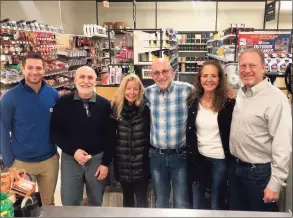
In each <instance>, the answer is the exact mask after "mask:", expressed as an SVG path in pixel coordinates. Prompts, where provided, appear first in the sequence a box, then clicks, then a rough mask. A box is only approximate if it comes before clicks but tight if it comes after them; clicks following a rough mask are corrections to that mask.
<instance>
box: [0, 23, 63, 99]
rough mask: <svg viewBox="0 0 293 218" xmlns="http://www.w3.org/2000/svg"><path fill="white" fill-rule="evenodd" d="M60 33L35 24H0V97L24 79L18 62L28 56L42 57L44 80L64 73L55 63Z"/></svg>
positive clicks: (40, 24)
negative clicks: (57, 35)
mask: <svg viewBox="0 0 293 218" xmlns="http://www.w3.org/2000/svg"><path fill="white" fill-rule="evenodd" d="M62 32H63V31H62V30H61V29H58V28H54V27H52V26H49V25H45V24H42V23H38V22H37V21H27V22H25V21H17V22H16V21H10V20H9V19H5V20H2V21H0V42H1V48H0V49H1V80H0V82H1V90H0V97H1V96H2V95H3V94H4V93H5V92H6V91H7V90H8V89H10V88H12V87H13V86H15V85H16V84H17V83H18V82H19V81H20V80H21V79H23V75H22V73H21V60H22V58H23V57H24V56H25V55H27V54H28V52H39V53H41V55H42V57H43V59H44V61H45V71H46V73H45V75H44V77H48V76H51V77H52V76H53V75H56V74H62V73H65V72H67V70H68V68H69V65H68V64H66V63H65V62H62V61H60V60H57V58H58V53H57V42H56V34H58V33H62Z"/></svg>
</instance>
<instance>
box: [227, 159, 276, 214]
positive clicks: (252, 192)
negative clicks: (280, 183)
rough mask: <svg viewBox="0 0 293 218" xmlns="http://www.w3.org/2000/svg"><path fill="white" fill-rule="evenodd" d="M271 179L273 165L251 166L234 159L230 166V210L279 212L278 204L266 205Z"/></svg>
mask: <svg viewBox="0 0 293 218" xmlns="http://www.w3.org/2000/svg"><path fill="white" fill-rule="evenodd" d="M270 177H271V163H267V164H254V165H253V164H249V163H244V162H242V161H240V160H239V159H237V158H233V159H232V160H231V161H230V166H229V179H228V187H229V209H230V210H242V211H268V212H277V211H278V206H277V204H276V203H268V204H266V203H264V201H263V197H264V190H265V188H266V186H267V184H268V182H269V180H270Z"/></svg>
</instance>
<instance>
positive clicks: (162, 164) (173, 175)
mask: <svg viewBox="0 0 293 218" xmlns="http://www.w3.org/2000/svg"><path fill="white" fill-rule="evenodd" d="M149 161H150V173H151V179H152V186H153V189H154V193H155V199H156V208H169V197H170V179H171V181H172V187H173V204H174V208H190V204H189V189H188V180H187V178H188V177H187V176H188V170H187V152H186V153H181V152H178V153H171V154H160V153H158V152H157V151H155V150H153V149H152V148H150V151H149Z"/></svg>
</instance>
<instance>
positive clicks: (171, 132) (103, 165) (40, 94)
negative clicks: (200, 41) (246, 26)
mask: <svg viewBox="0 0 293 218" xmlns="http://www.w3.org/2000/svg"><path fill="white" fill-rule="evenodd" d="M239 71H240V77H241V80H242V82H243V84H244V86H243V87H242V88H240V89H239V91H238V93H237V97H236V96H235V92H234V91H233V90H232V89H230V88H229V87H228V86H227V82H226V76H225V74H224V71H223V68H222V67H221V65H220V64H219V63H218V62H215V61H206V62H204V64H203V65H202V66H201V68H200V72H199V73H198V74H197V75H196V79H195V84H194V86H192V85H190V84H188V83H184V82H179V81H174V71H173V69H172V67H171V66H170V63H169V62H168V61H167V60H164V59H158V60H156V61H154V62H153V64H152V73H151V75H152V78H153V80H154V82H155V84H154V85H151V86H149V87H147V88H146V89H144V87H143V84H142V82H141V81H140V79H139V77H138V76H137V75H135V74H129V75H127V76H126V77H124V79H123V80H122V82H121V84H120V86H119V88H118V90H117V92H116V95H115V97H114V99H113V100H112V101H111V103H110V102H109V101H108V100H106V99H105V98H103V97H101V96H99V95H98V94H96V93H95V92H94V88H95V85H96V79H97V76H96V73H95V71H94V70H93V69H92V68H90V67H88V66H83V67H80V68H79V69H78V70H77V71H76V76H75V79H74V83H75V85H76V88H77V90H76V91H75V92H74V93H72V94H70V95H65V96H62V97H58V93H57V91H56V90H55V89H53V88H51V87H49V86H48V85H47V84H46V83H45V82H44V81H42V76H43V74H44V62H43V59H42V58H41V56H40V55H39V54H38V53H31V54H29V55H28V56H27V57H25V58H24V59H23V67H22V72H23V74H24V80H22V81H21V82H20V83H19V84H18V85H17V86H16V87H14V88H12V89H11V90H9V91H8V92H7V93H5V94H4V96H3V98H2V100H1V154H2V156H3V160H4V163H5V165H6V166H7V167H12V168H20V169H25V170H26V171H27V172H28V173H29V174H30V175H31V176H32V177H33V179H34V180H35V181H37V183H38V187H39V191H40V194H41V198H42V201H43V203H44V204H54V192H55V187H56V183H57V177H58V170H59V154H58V152H57V149H56V145H57V146H58V147H59V148H60V149H61V150H62V154H61V200H62V204H63V205H65V206H66V205H71V206H72V205H76V206H77V205H80V203H81V201H82V199H83V187H84V185H86V192H87V197H88V204H89V205H92V206H102V202H103V194H104V191H105V187H106V184H107V180H106V178H107V177H108V176H109V166H110V164H111V162H112V160H113V159H114V161H113V163H114V164H113V165H114V175H115V179H116V180H117V181H119V182H120V184H121V188H122V191H123V206H125V207H134V206H136V207H147V206H148V201H147V194H148V184H149V178H150V179H151V182H152V188H153V191H154V194H155V206H156V207H157V208H168V207H169V197H170V189H171V187H172V189H173V204H174V207H175V208H194V209H204V208H205V209H230V210H242V211H277V210H278V207H277V201H278V199H279V195H280V191H281V189H282V185H283V184H284V182H285V181H286V178H287V177H288V174H289V164H290V160H291V150H292V123H291V116H292V115H291V108H290V105H289V102H288V99H287V98H286V96H285V95H284V94H283V93H282V92H281V91H280V90H279V89H278V88H276V87H275V86H273V85H272V84H271V83H270V81H269V79H268V78H266V77H264V72H265V65H264V54H263V53H262V52H261V51H260V50H258V49H247V50H245V51H243V52H241V53H240V54H239ZM235 97H236V98H235ZM10 133H11V134H10ZM171 184H172V186H171ZM207 188H209V190H210V202H209V203H208V205H207V204H206V203H205V202H206V197H205V195H206V190H207Z"/></svg>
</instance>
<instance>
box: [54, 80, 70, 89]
mask: <svg viewBox="0 0 293 218" xmlns="http://www.w3.org/2000/svg"><path fill="white" fill-rule="evenodd" d="M69 85H70V81H66V82H65V83H59V84H55V85H53V86H52V87H53V88H54V89H58V88H60V87H63V86H69Z"/></svg>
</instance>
